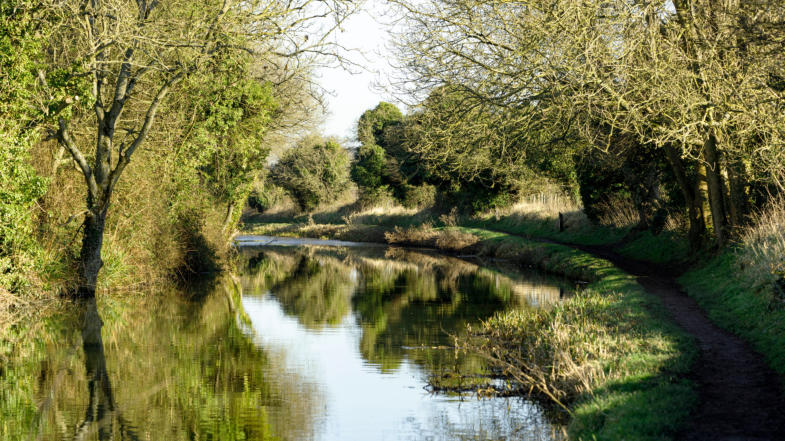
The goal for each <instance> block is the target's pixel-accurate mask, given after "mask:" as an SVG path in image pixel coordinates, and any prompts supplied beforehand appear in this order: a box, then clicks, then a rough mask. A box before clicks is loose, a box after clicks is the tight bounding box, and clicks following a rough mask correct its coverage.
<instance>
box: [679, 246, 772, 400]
mask: <svg viewBox="0 0 785 441" xmlns="http://www.w3.org/2000/svg"><path fill="white" fill-rule="evenodd" d="M742 272H743V268H741V264H740V262H739V259H738V255H737V254H736V252H735V251H733V250H729V251H726V252H724V253H722V254H720V255H718V256H716V257H714V258H712V259H710V260H708V261H707V262H705V263H704V264H702V265H699V266H698V267H697V268H695V269H693V270H690V271H688V272H687V273H685V274H684V275H683V276H682V277H681V278H680V279H679V282H680V283H681V284H682V286H684V288H685V289H686V290H687V292H688V293H689V295H690V296H691V297H693V298H695V300H697V301H698V304H700V306H701V308H703V310H704V311H706V313H707V314H708V315H709V318H710V319H711V320H712V321H713V322H715V323H717V324H718V325H720V326H721V327H723V328H725V329H727V330H728V331H730V332H733V333H735V334H737V335H739V336H741V337H742V338H744V339H745V340H747V341H749V342H750V343H751V344H752V345H753V347H754V348H755V350H757V351H758V352H760V353H761V354H763V356H764V357H765V358H766V361H767V362H768V364H769V366H771V368H772V369H774V370H775V371H776V372H777V373H778V374H779V375H780V378H781V379H782V380H783V384H784V385H785V345H784V344H783V342H785V304H783V302H782V301H781V300H780V299H779V297H778V295H777V292H776V291H777V288H778V287H777V286H776V285H775V286H771V285H768V286H767V285H764V286H760V287H758V288H757V289H754V287H753V283H752V282H751V281H750V280H749V279H748V278H746V277H743V276H742V274H741V273H742Z"/></svg>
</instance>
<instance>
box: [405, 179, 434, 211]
mask: <svg viewBox="0 0 785 441" xmlns="http://www.w3.org/2000/svg"><path fill="white" fill-rule="evenodd" d="M435 201H436V187H434V186H433V185H429V184H422V185H405V186H404V187H403V200H402V201H401V203H402V204H403V206H404V207H406V208H425V207H430V206H433V204H434V202H435Z"/></svg>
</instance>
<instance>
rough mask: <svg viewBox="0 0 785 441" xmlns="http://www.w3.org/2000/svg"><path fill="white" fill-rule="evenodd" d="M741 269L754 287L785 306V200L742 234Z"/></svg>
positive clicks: (775, 204)
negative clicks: (769, 294)
mask: <svg viewBox="0 0 785 441" xmlns="http://www.w3.org/2000/svg"><path fill="white" fill-rule="evenodd" d="M737 253H738V256H739V259H738V261H739V265H740V267H741V269H742V270H743V271H744V274H745V277H747V278H748V280H750V282H751V283H752V285H753V287H755V288H762V289H763V290H764V291H766V292H769V293H771V294H772V296H773V298H772V300H773V301H775V302H776V303H779V304H780V306H785V198H780V199H777V200H774V201H773V202H772V203H771V204H769V205H768V206H767V207H766V208H765V209H763V210H762V211H760V212H759V213H758V214H757V215H756V216H755V219H754V222H753V224H752V226H750V227H748V228H747V229H745V230H744V231H743V232H742V234H741V246H740V247H739V249H738V251H737Z"/></svg>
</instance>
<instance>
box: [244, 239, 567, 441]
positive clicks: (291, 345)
mask: <svg viewBox="0 0 785 441" xmlns="http://www.w3.org/2000/svg"><path fill="white" fill-rule="evenodd" d="M244 256H245V258H246V266H245V268H244V269H243V271H242V277H241V285H242V288H243V293H244V296H243V304H244V307H245V309H246V311H247V313H248V316H249V318H250V321H251V325H252V328H253V330H254V332H255V334H256V339H257V342H258V344H259V345H260V346H261V347H262V348H264V349H265V350H266V351H267V352H269V353H278V354H281V362H282V365H280V366H278V367H277V368H278V369H285V370H287V371H289V372H292V373H295V374H297V375H299V376H300V377H302V378H304V379H306V381H308V382H312V383H313V384H315V385H317V387H318V388H319V389H320V391H321V393H322V394H323V395H324V404H325V407H324V408H323V409H322V411H321V414H320V415H319V417H318V418H317V424H318V427H319V428H318V429H317V432H316V439H322V440H347V439H356V440H365V439H445V440H447V439H472V440H473V439H551V438H552V437H553V434H552V430H554V429H553V428H552V426H550V424H549V423H548V422H547V420H546V419H545V417H544V415H543V413H542V411H541V410H540V409H539V408H538V407H537V406H535V405H533V404H532V403H529V402H526V401H525V400H521V399H517V398H510V399H507V398H499V399H492V400H482V401H478V400H476V399H475V398H474V396H473V395H468V396H460V395H444V394H437V395H434V394H430V393H428V391H427V390H426V388H425V387H424V386H426V379H427V377H428V376H431V375H440V374H441V373H444V372H454V371H455V370H460V371H462V372H477V373H483V372H485V367H484V364H483V363H482V362H481V360H479V359H476V358H473V357H469V356H466V355H465V354H460V353H458V352H456V351H455V350H454V349H453V348H452V346H453V340H452V337H451V334H452V335H455V334H460V333H461V332H464V331H465V329H466V325H467V324H470V323H477V322H478V321H479V320H481V319H485V318H488V317H490V316H491V315H493V314H494V313H496V312H498V311H502V310H504V309H506V308H511V307H516V308H532V307H547V306H548V305H550V304H553V303H554V302H558V301H559V298H560V297H561V296H562V295H563V294H564V292H565V288H567V287H568V284H565V283H564V282H563V281H559V280H552V279H548V278H546V277H543V276H541V275H536V274H527V273H510V274H501V273H499V272H498V271H494V270H489V269H486V268H483V267H481V266H478V265H476V264H473V263H469V262H466V261H463V260H459V259H451V258H445V257H443V256H438V255H433V254H428V253H423V252H412V251H405V250H400V249H388V250H385V249H379V248H368V249H364V248H359V247H352V248H335V247H313V246H310V247H299V248H291V247H289V248H285V247H270V246H266V247H255V248H246V249H244Z"/></svg>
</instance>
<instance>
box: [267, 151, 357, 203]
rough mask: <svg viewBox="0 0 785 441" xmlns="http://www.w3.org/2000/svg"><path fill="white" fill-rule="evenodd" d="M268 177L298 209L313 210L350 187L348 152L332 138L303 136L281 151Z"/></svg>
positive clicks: (332, 199)
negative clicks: (296, 143) (286, 149)
mask: <svg viewBox="0 0 785 441" xmlns="http://www.w3.org/2000/svg"><path fill="white" fill-rule="evenodd" d="M270 177H271V179H272V182H273V183H275V185H277V186H279V187H281V188H283V189H284V190H286V192H287V193H289V195H290V196H291V197H292V198H293V199H294V200H295V202H296V203H297V205H298V206H299V207H300V209H301V210H303V211H313V210H314V209H315V208H316V207H317V206H319V204H322V203H325V202H332V201H334V200H335V199H336V198H337V197H338V196H339V195H340V194H341V193H342V192H343V191H345V190H346V189H347V188H348V187H349V182H350V181H349V154H348V153H347V152H346V150H345V149H344V148H343V147H341V145H340V144H338V142H336V141H335V140H332V139H330V140H322V139H318V138H317V139H314V138H310V139H306V140H303V141H302V142H300V143H299V144H298V145H297V146H295V147H294V148H293V149H291V150H289V151H287V152H286V153H284V155H283V156H282V157H281V159H280V160H279V161H278V162H277V163H276V164H275V165H274V166H273V167H272V170H271V172H270Z"/></svg>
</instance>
